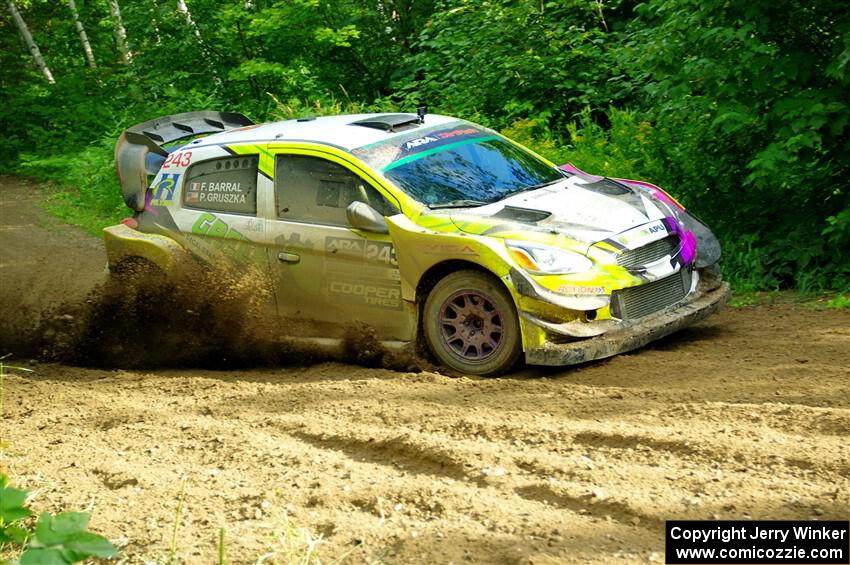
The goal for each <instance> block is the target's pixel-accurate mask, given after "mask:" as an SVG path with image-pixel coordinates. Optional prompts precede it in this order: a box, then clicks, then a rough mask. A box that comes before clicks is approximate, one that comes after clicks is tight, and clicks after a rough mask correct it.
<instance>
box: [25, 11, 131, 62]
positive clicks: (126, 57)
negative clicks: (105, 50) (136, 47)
mask: <svg viewBox="0 0 850 565" xmlns="http://www.w3.org/2000/svg"><path fill="white" fill-rule="evenodd" d="M10 1H11V0H10ZM109 11H110V13H111V14H112V20H113V22H114V25H115V42H116V43H117V44H118V50H119V51H120V52H121V60H122V61H124V64H125V65H128V64H130V61H131V60H132V58H133V56H132V54H131V53H130V48H129V47H127V30H126V29H124V21H123V20H122V19H121V7H120V6H119V5H118V0H109Z"/></svg>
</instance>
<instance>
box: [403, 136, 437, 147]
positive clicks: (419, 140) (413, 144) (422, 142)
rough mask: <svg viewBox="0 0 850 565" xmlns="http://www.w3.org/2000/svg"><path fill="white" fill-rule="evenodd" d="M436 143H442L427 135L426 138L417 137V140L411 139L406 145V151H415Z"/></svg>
mask: <svg viewBox="0 0 850 565" xmlns="http://www.w3.org/2000/svg"><path fill="white" fill-rule="evenodd" d="M434 141H440V140H439V139H437V138H436V137H434V136H433V135H426V136H424V137H417V138H416V139H411V140H410V141H408V142H407V143H405V144H404V149H405V151H410V150H411V149H415V148H417V147H419V146H420V145H425V144H426V143H431V142H434Z"/></svg>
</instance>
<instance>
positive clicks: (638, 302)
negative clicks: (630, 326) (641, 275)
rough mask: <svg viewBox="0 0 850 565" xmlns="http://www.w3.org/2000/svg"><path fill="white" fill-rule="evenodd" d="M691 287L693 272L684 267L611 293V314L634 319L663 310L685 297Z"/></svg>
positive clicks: (623, 318)
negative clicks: (649, 281) (647, 281)
mask: <svg viewBox="0 0 850 565" xmlns="http://www.w3.org/2000/svg"><path fill="white" fill-rule="evenodd" d="M690 289H691V273H690V272H689V271H688V270H686V269H682V270H681V271H679V272H678V273H676V274H675V275H670V276H669V277H666V278H663V279H661V280H658V281H655V282H651V283H648V284H643V285H640V286H633V287H630V288H624V289H621V290H615V291H614V292H612V293H611V315H612V316H614V317H615V318H619V319H621V320H634V319H635V318H641V317H643V316H646V315H648V314H652V313H653V312H658V311H659V310H663V309H664V308H666V307H667V306H670V305H671V304H675V303H676V302H678V301H680V300H681V299H683V298H684V297H685V296H686V295H687V294H688V291H689V290H690Z"/></svg>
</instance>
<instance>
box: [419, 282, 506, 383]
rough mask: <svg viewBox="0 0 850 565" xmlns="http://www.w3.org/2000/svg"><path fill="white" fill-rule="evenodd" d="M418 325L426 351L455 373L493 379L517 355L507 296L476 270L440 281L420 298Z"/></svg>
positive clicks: (501, 288) (501, 287)
mask: <svg viewBox="0 0 850 565" xmlns="http://www.w3.org/2000/svg"><path fill="white" fill-rule="evenodd" d="M422 327H423V330H424V333H425V341H426V342H427V343H428V346H429V347H430V349H431V352H432V353H433V354H434V355H435V356H436V357H437V359H439V360H440V362H442V363H443V364H444V365H446V366H448V367H450V368H452V369H455V370H456V371H459V372H461V373H466V374H473V375H481V376H484V377H494V376H497V375H500V374H502V373H505V372H506V371H508V370H510V369H511V367H513V366H514V364H516V361H517V359H518V358H519V356H520V353H522V347H521V344H520V331H519V322H518V321H517V315H516V309H515V308H514V303H513V300H511V297H510V295H509V294H508V292H507V290H506V289H505V287H504V286H502V285H501V283H500V282H499V281H498V280H496V279H495V278H494V277H492V276H490V275H486V274H484V273H481V272H478V271H458V272H457V273H452V274H450V275H448V276H446V277H445V278H443V279H442V280H440V281H439V282H438V283H437V284H436V285H435V286H434V289H433V290H432V291H431V293H430V294H429V295H428V299H427V300H426V301H425V310H424V312H423V321H422Z"/></svg>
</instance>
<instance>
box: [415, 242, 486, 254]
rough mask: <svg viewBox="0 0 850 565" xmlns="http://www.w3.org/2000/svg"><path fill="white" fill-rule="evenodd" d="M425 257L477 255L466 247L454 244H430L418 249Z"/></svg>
mask: <svg viewBox="0 0 850 565" xmlns="http://www.w3.org/2000/svg"><path fill="white" fill-rule="evenodd" d="M420 250H421V251H422V253H424V254H425V255H478V253H477V252H476V251H475V250H474V249H473V248H471V247H470V246H468V245H457V244H454V243H430V244H425V245H423V246H422V247H420Z"/></svg>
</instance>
